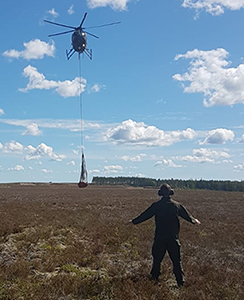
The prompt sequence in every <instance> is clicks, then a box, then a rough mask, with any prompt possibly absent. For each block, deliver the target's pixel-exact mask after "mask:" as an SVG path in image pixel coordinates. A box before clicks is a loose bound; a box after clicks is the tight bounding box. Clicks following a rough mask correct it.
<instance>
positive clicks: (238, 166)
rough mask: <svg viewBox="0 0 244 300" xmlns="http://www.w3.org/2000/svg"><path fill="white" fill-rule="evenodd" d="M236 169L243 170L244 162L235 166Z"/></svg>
mask: <svg viewBox="0 0 244 300" xmlns="http://www.w3.org/2000/svg"><path fill="white" fill-rule="evenodd" d="M234 169H235V170H237V171H243V170H244V163H243V164H239V165H236V166H234Z"/></svg>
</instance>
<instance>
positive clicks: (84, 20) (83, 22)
mask: <svg viewBox="0 0 244 300" xmlns="http://www.w3.org/2000/svg"><path fill="white" fill-rule="evenodd" d="M86 16H87V12H86V13H85V14H84V17H83V19H82V21H81V23H80V26H79V27H78V28H82V25H83V23H84V21H85V19H86Z"/></svg>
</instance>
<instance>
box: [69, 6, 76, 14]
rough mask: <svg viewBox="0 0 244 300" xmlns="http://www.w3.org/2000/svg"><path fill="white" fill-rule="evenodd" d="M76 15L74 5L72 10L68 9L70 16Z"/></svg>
mask: <svg viewBox="0 0 244 300" xmlns="http://www.w3.org/2000/svg"><path fill="white" fill-rule="evenodd" d="M74 13H75V11H74V5H73V4H72V5H71V6H70V8H69V9H68V14H69V15H73V14H74Z"/></svg>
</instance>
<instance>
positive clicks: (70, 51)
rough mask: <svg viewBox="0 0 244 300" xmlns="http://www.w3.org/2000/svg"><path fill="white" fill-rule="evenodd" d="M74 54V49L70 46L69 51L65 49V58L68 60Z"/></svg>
mask: <svg viewBox="0 0 244 300" xmlns="http://www.w3.org/2000/svg"><path fill="white" fill-rule="evenodd" d="M74 54H75V50H74V49H73V48H72V49H70V50H69V51H68V50H66V56H67V60H69V59H70V58H71V57H72V56H73V55H74Z"/></svg>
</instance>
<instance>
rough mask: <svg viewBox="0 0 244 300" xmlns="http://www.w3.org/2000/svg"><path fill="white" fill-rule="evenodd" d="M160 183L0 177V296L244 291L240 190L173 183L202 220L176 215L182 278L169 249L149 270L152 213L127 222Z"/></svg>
mask: <svg viewBox="0 0 244 300" xmlns="http://www.w3.org/2000/svg"><path fill="white" fill-rule="evenodd" d="M157 199H158V196H157V190H155V189H143V188H126V187H96V186H89V187H88V188H86V189H79V188H78V187H77V186H76V185H72V184H36V185H35V184H29V185H28V184H1V185H0V251H1V255H0V299H9V300H13V299H25V300H29V299H35V300H45V299H55V300H56V299H59V300H71V299H104V300H105V299H106V300H108V299H114V300H132V299H141V300H142V299H143V300H144V299H150V300H151V299H152V300H153V299H155V300H163V299H164V300H168V299H173V300H174V299H184V300H186V299H187V300H196V299H197V300H200V299H204V300H216V299H219V300H220V299H221V300H223V299H226V300H231V299H233V300H241V299H244V291H243V282H244V275H243V270H244V242H243V241H244V233H243V230H244V217H243V216H244V194H243V193H235V192H214V191H180V190H178V191H175V196H174V197H173V199H174V200H176V201H179V202H181V203H182V204H183V205H185V206H186V207H187V209H188V210H189V211H190V212H191V213H192V215H193V216H195V217H197V218H198V219H199V220H200V221H201V222H202V224H201V225H200V226H197V225H195V226H194V225H192V224H189V223H187V222H186V221H184V220H182V221H181V234H180V241H181V251H182V261H183V268H184V272H185V276H186V285H185V286H184V287H183V288H181V289H178V288H176V286H175V279H174V276H173V274H172V266H171V262H170V260H169V258H168V256H167V255H166V257H165V259H164V261H163V264H162V275H161V277H160V283H159V285H155V284H154V283H153V282H151V281H149V280H148V277H147V276H148V274H149V272H150V267H151V246H152V242H153V235H154V220H148V221H146V222H145V223H143V224H140V225H137V226H133V225H126V222H127V221H128V220H130V219H132V218H134V217H136V216H137V215H138V214H139V213H140V212H142V211H143V210H144V209H146V208H147V207H148V206H149V205H150V204H151V203H152V202H153V201H156V200H157Z"/></svg>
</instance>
